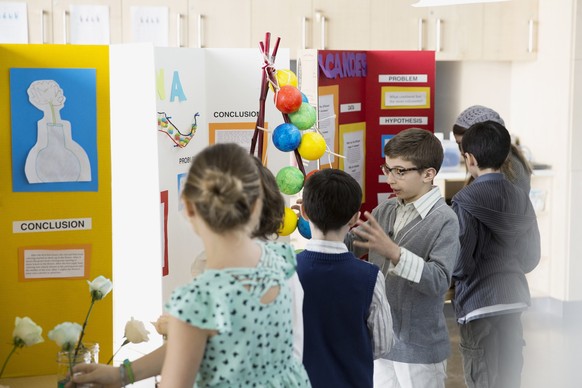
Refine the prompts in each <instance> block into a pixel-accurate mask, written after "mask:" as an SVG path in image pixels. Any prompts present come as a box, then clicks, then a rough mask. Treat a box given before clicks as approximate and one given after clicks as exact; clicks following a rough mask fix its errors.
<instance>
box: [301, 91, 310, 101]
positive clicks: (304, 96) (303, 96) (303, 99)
mask: <svg viewBox="0 0 582 388" xmlns="http://www.w3.org/2000/svg"><path fill="white" fill-rule="evenodd" d="M301 101H303V102H309V99H308V98H307V96H306V95H305V94H303V93H301Z"/></svg>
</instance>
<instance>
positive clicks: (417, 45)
mask: <svg viewBox="0 0 582 388" xmlns="http://www.w3.org/2000/svg"><path fill="white" fill-rule="evenodd" d="M410 4H411V2H410V1H406V0H393V1H385V0H371V3H370V7H371V15H373V16H372V17H371V18H370V48H371V49H373V50H428V45H427V40H426V39H427V33H426V31H427V28H428V12H427V10H426V8H415V7H411V6H410Z"/></svg>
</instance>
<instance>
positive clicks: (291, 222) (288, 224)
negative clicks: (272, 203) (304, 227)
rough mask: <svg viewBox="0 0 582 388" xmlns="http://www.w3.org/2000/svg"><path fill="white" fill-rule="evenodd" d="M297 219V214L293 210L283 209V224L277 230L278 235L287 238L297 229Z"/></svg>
mask: <svg viewBox="0 0 582 388" xmlns="http://www.w3.org/2000/svg"><path fill="white" fill-rule="evenodd" d="M298 220H299V218H298V217H297V214H295V212H294V211H293V209H291V208H289V207H285V215H284V216H283V223H282V224H281V227H280V228H279V235H280V236H289V235H290V234H291V233H293V231H294V230H295V228H297V221H298Z"/></svg>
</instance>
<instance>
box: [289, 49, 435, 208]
mask: <svg viewBox="0 0 582 388" xmlns="http://www.w3.org/2000/svg"><path fill="white" fill-rule="evenodd" d="M315 64H317V65H316V66H317V69H316V70H315V69H313V68H312V67H313V66H314V65H315ZM298 72H299V74H300V82H301V85H300V88H301V90H302V92H304V93H305V94H306V95H308V97H309V99H310V102H311V103H312V104H313V101H317V105H318V113H319V115H318V120H319V127H320V128H324V129H325V130H326V131H328V132H333V133H328V134H327V135H326V134H324V137H326V140H327V141H328V147H329V148H330V149H332V150H333V152H336V153H338V154H340V155H342V157H336V158H334V159H333V161H332V162H331V163H329V162H328V161H327V160H326V158H325V157H324V158H322V159H321V160H320V165H321V167H322V168H325V167H327V166H333V167H336V168H341V169H343V170H345V171H347V172H348V173H350V174H351V175H353V176H354V177H355V178H356V179H357V180H358V181H359V182H360V184H361V185H362V189H363V191H364V203H363V205H362V210H368V211H369V210H371V209H373V208H374V207H376V206H377V204H378V202H379V201H382V200H383V199H385V198H386V197H387V196H388V195H389V192H390V187H389V186H388V185H387V184H386V179H385V177H384V176H383V174H382V171H381V170H380V168H379V166H380V165H381V164H382V163H383V162H384V154H383V149H384V144H385V143H386V142H387V141H388V140H389V139H390V137H392V136H394V135H395V134H397V133H398V132H400V131H402V130H404V129H407V128H411V127H416V128H422V129H427V130H429V131H431V132H432V131H434V96H435V90H434V86H435V75H436V70H435V55H434V52H433V51H343V50H306V51H305V52H303V53H301V54H300V58H299V64H298ZM313 76H316V80H313V79H310V78H312V77H313ZM315 85H316V86H315ZM328 119H329V120H332V121H331V122H327V123H326V122H325V121H326V120H328ZM330 143H331V144H330ZM359 155H361V156H359Z"/></svg>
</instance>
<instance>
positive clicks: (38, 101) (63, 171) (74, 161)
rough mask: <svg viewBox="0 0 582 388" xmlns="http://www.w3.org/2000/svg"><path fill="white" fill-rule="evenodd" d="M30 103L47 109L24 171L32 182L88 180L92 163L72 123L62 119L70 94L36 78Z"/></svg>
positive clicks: (53, 84) (29, 91) (40, 121)
mask: <svg viewBox="0 0 582 388" xmlns="http://www.w3.org/2000/svg"><path fill="white" fill-rule="evenodd" d="M27 93H28V98H29V100H30V103H31V104H32V105H34V106H35V107H36V108H38V109H39V110H41V111H42V112H43V117H42V118H41V119H40V120H39V121H38V122H37V138H36V144H35V145H34V146H33V147H32V149H31V150H30V151H29V152H28V156H27V157H26V164H25V166H24V172H25V174H26V179H28V183H49V182H87V181H90V180H91V164H90V163H89V157H88V156H87V153H86V152H85V150H84V149H83V147H81V146H80V145H79V144H78V143H77V142H75V141H74V140H73V137H72V135H71V132H72V128H71V123H70V122H69V121H67V120H63V119H62V118H61V114H60V112H61V109H62V108H63V107H64V106H65V101H66V97H65V95H64V94H63V90H62V89H61V87H60V86H59V84H58V83H56V82H55V81H53V80H39V81H34V82H33V83H32V84H31V85H30V87H29V88H28V90H27Z"/></svg>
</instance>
